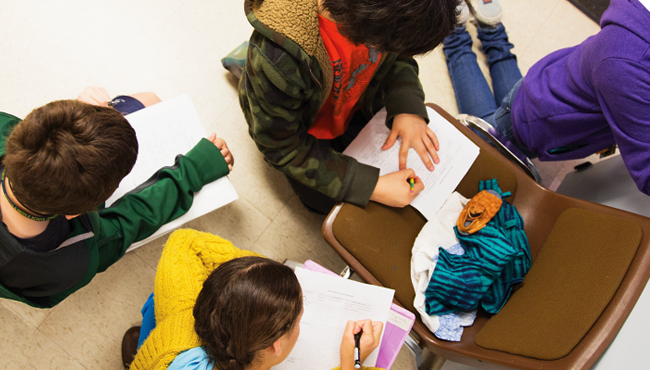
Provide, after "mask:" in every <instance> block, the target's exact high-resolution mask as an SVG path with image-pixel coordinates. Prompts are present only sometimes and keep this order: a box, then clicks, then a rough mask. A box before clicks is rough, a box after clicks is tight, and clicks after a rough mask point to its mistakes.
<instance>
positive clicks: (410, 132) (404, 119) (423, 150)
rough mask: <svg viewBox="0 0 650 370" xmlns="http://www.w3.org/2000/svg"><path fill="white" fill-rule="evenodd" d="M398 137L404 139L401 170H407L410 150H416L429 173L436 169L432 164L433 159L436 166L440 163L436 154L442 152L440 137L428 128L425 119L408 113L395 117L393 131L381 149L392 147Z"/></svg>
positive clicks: (400, 158)
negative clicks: (438, 151) (407, 158)
mask: <svg viewBox="0 0 650 370" xmlns="http://www.w3.org/2000/svg"><path fill="white" fill-rule="evenodd" d="M398 136H401V137H402V147H401V148H400V150H399V169H400V170H403V169H405V168H406V157H407V156H408V152H409V148H413V149H415V151H416V152H417V153H418V154H419V155H420V158H422V162H424V165H425V166H427V168H428V169H429V171H433V169H434V168H435V167H434V166H433V163H431V159H433V162H434V163H435V164H438V163H440V159H439V158H438V153H437V152H436V151H437V150H440V147H439V143H438V137H436V134H434V133H433V131H431V129H430V128H429V126H427V123H426V121H425V120H424V118H422V117H420V116H418V115H415V114H406V113H404V114H398V115H397V116H395V119H394V120H393V129H392V130H391V131H390V135H388V139H386V143H384V146H383V147H381V148H382V149H383V150H386V149H389V148H390V147H392V146H393V144H395V140H397V137H398ZM429 156H431V158H429Z"/></svg>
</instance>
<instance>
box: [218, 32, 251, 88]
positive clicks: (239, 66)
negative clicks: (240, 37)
mask: <svg viewBox="0 0 650 370" xmlns="http://www.w3.org/2000/svg"><path fill="white" fill-rule="evenodd" d="M247 55H248V41H244V43H243V44H241V45H239V46H237V47H236V48H235V50H233V51H231V52H230V53H229V54H228V55H226V57H225V58H223V59H221V65H223V68H225V69H227V70H229V71H230V72H232V74H233V75H235V77H236V78H237V79H239V78H240V77H241V75H242V72H243V70H244V63H245V62H246V56H247Z"/></svg>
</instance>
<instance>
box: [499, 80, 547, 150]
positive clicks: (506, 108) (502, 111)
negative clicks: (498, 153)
mask: <svg viewBox="0 0 650 370" xmlns="http://www.w3.org/2000/svg"><path fill="white" fill-rule="evenodd" d="M522 81H523V78H521V79H519V81H517V82H516V83H515V85H514V87H513V88H512V90H510V91H509V92H508V94H506V96H505V97H504V98H503V101H502V102H501V106H500V107H499V108H498V109H497V111H496V112H495V113H494V116H493V118H492V119H491V120H490V121H489V123H490V124H491V125H492V126H494V128H495V129H496V130H497V131H499V132H500V133H501V134H502V135H503V136H505V137H506V139H508V141H510V144H512V145H513V146H514V147H516V148H517V149H519V150H520V151H521V152H522V153H523V154H524V155H525V156H526V157H528V158H537V155H535V153H533V152H531V151H530V150H529V149H528V148H527V147H525V146H524V145H523V144H520V143H519V142H518V141H517V138H516V137H515V134H514V133H513V132H512V112H511V108H512V102H513V101H514V99H515V95H517V90H519V86H521V82H522ZM504 144H505V145H506V146H507V147H510V145H508V144H507V143H504Z"/></svg>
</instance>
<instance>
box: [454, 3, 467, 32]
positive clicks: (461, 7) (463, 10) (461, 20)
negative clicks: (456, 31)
mask: <svg viewBox="0 0 650 370" xmlns="http://www.w3.org/2000/svg"><path fill="white" fill-rule="evenodd" d="M456 14H458V15H457V18H456V19H457V20H456V27H462V26H464V25H465V23H467V21H468V20H469V8H468V7H467V4H466V3H465V0H461V2H460V4H458V6H457V7H456Z"/></svg>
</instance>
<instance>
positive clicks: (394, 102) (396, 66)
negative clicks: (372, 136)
mask: <svg viewBox="0 0 650 370" xmlns="http://www.w3.org/2000/svg"><path fill="white" fill-rule="evenodd" d="M381 89H382V90H383V91H384V92H385V97H384V103H385V105H386V110H387V112H388V115H387V117H386V124H387V125H388V127H389V128H392V122H393V118H395V116H396V115H398V114H402V113H410V114H416V115H418V116H420V117H422V118H424V120H425V121H426V122H427V123H428V122H429V116H428V115H427V110H426V106H425V105H424V90H422V85H421V84H420V79H419V78H418V63H417V62H416V61H415V59H413V58H412V57H406V56H403V55H398V56H397V57H396V58H395V62H394V63H393V64H392V66H391V68H390V70H389V71H388V73H387V74H386V77H385V78H384V80H383V81H382V83H381Z"/></svg>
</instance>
